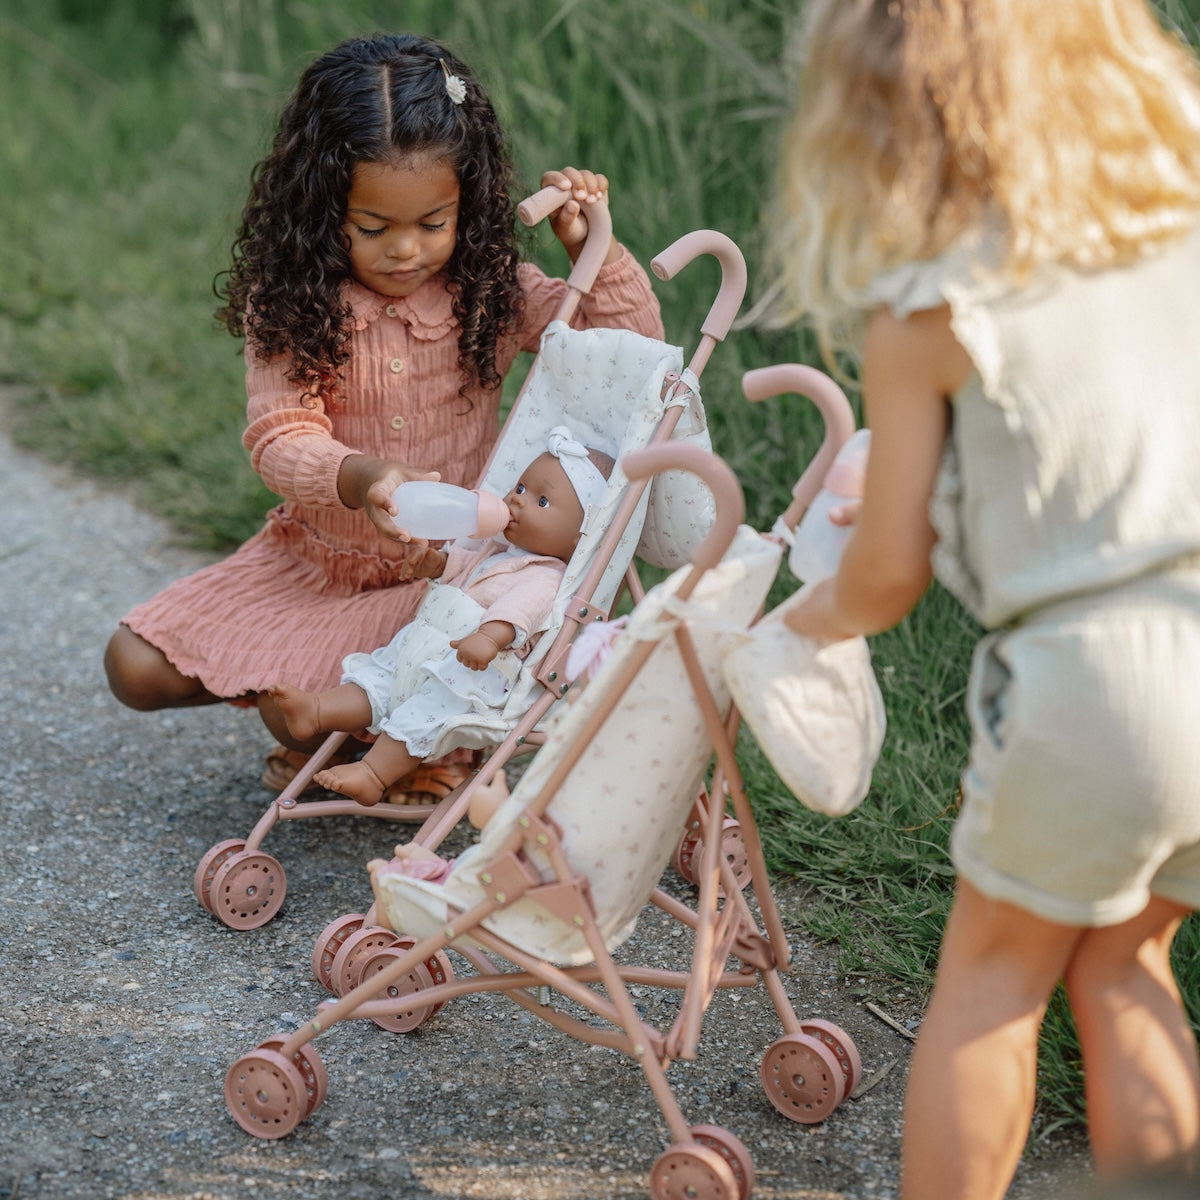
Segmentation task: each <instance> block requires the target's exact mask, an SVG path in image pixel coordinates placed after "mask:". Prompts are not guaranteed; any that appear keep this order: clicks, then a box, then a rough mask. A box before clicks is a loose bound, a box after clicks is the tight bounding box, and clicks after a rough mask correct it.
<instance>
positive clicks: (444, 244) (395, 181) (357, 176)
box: [342, 155, 459, 297]
mask: <svg viewBox="0 0 1200 1200" xmlns="http://www.w3.org/2000/svg"><path fill="white" fill-rule="evenodd" d="M458 193H459V188H458V176H457V175H455V173H454V171H453V170H452V169H451V167H450V166H449V164H448V163H447V162H446V161H445V160H444V159H438V158H432V157H430V156H428V155H426V156H423V157H418V158H415V159H413V160H412V161H411V162H408V163H405V164H402V165H400V166H389V165H387V164H385V163H359V164H358V165H357V166H356V167H355V168H354V174H353V175H352V176H351V182H350V194H349V196H348V197H347V198H346V220H345V222H344V223H343V224H342V232H343V233H344V234H345V235H346V242H347V246H348V248H349V251H350V270H351V273H352V274H353V275H354V278H355V279H357V280H358V282H359V283H361V284H362V285H363V287H367V288H370V289H371V291H373V292H378V293H379V294H380V295H382V296H394V297H400V296H411V295H412V294H413V292H415V291H416V290H417V288H419V287H420V286H421V284H423V283H424V282H425V281H426V280H428V279H432V278H433V276H434V275H436V274H437V273H438V272H439V271H440V270H441V269H442V268H443V267H444V266H445V265H446V264H447V263H448V262H449V261H450V256H451V255H452V254H453V253H454V246H455V238H456V236H457V232H458Z"/></svg>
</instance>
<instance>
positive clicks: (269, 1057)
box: [225, 1047, 309, 1138]
mask: <svg viewBox="0 0 1200 1200" xmlns="http://www.w3.org/2000/svg"><path fill="white" fill-rule="evenodd" d="M225 1104H226V1107H228V1109H229V1112H230V1115H231V1116H232V1117H233V1119H234V1120H235V1121H236V1122H237V1123H238V1124H239V1125H240V1126H241V1127H242V1128H243V1129H244V1130H245V1131H246V1132H247V1133H251V1134H253V1135H254V1136H255V1137H259V1138H281V1137H286V1136H287V1135H288V1134H289V1133H291V1132H292V1130H293V1129H295V1128H296V1126H297V1125H299V1124H300V1122H301V1121H302V1120H304V1118H305V1116H306V1115H307V1113H308V1106H309V1093H308V1088H307V1087H306V1086H305V1082H304V1076H303V1075H302V1074H301V1073H300V1070H299V1068H298V1067H297V1066H296V1065H295V1063H293V1062H292V1061H291V1060H290V1059H287V1058H284V1056H283V1055H282V1054H280V1053H279V1052H278V1051H277V1050H270V1049H263V1048H262V1047H259V1049H257V1050H252V1051H251V1052H250V1053H249V1054H243V1055H242V1057H241V1058H239V1059H237V1061H236V1062H234V1064H233V1066H231V1067H230V1068H229V1070H228V1071H227V1072H226V1074H225Z"/></svg>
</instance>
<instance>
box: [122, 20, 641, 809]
mask: <svg viewBox="0 0 1200 1200" xmlns="http://www.w3.org/2000/svg"><path fill="white" fill-rule="evenodd" d="M511 183H512V169H511V165H510V160H509V157H508V153H507V150H506V147H505V143H504V138H503V135H502V133H501V130H500V126H499V123H498V121H497V119H496V114H495V112H494V111H493V109H492V106H491V103H490V102H489V100H488V98H487V96H486V94H485V93H484V91H483V89H482V87H481V86H480V84H479V82H478V80H477V79H476V78H475V77H474V75H473V74H472V73H471V71H470V69H469V68H468V67H467V65H466V64H465V63H463V62H462V61H461V60H460V59H459V58H457V57H456V56H455V55H454V54H452V53H451V52H450V51H449V50H448V49H447V48H446V47H444V46H442V45H440V44H439V43H437V42H434V41H431V40H429V39H427V38H423V37H419V36H416V35H411V34H396V35H378V36H375V37H371V38H352V39H350V40H348V41H346V42H343V43H342V44H341V45H339V46H337V47H335V48H334V49H333V50H330V51H329V52H327V53H326V54H323V55H322V56H320V57H319V58H318V59H316V61H314V62H313V63H312V64H311V65H310V66H309V67H308V68H307V69H306V70H305V72H304V73H303V75H302V76H301V78H300V81H299V84H298V85H297V87H296V90H295V92H294V93H293V95H292V96H291V98H290V100H289V101H288V102H287V104H286V106H285V107H284V109H283V112H282V115H281V117H280V121H279V126H278V129H277V131H276V134H275V139H274V144H273V146H272V148H271V151H270V153H269V154H268V155H267V157H266V158H265V159H263V161H262V162H260V163H259V164H258V165H257V166H256V167H255V169H254V171H253V174H252V183H251V189H250V196H249V199H248V201H247V203H246V206H245V209H244V211H243V214H242V221H241V226H240V228H239V230H238V233H237V236H236V239H235V241H234V243H233V262H232V267H231V269H230V270H229V272H228V273H227V274H226V275H224V276H223V277H222V279H221V283H220V288H219V292H220V295H221V297H222V299H223V301H224V304H223V306H222V307H221V308H220V309H219V310H218V314H217V315H218V318H219V319H220V320H221V321H222V322H223V323H224V324H225V326H226V327H227V328H228V329H229V331H230V332H231V333H233V334H234V335H236V336H239V337H245V339H246V384H247V393H248V406H247V414H248V426H247V429H246V431H245V433H244V435H243V442H244V444H245V446H246V448H247V450H249V452H250V456H251V462H252V464H253V466H254V469H255V470H256V471H258V473H259V474H260V475H261V476H262V478H263V480H264V481H265V482H266V484H267V486H268V487H270V488H271V489H272V490H273V491H274V492H276V493H277V494H279V495H280V496H282V497H283V498H284V502H283V504H282V505H280V506H279V507H278V508H276V509H274V510H273V511H272V512H271V513H270V514H268V518H267V522H266V525H265V527H264V528H263V529H262V530H261V531H260V532H259V533H258V534H256V535H255V536H254V537H253V538H251V539H250V540H249V541H248V542H247V543H246V544H245V545H243V546H242V547H241V548H239V549H238V550H237V551H236V552H235V553H234V554H233V555H232V556H230V557H229V558H228V559H226V560H224V561H223V562H220V563H217V564H214V565H213V566H210V567H207V568H205V569H204V570H201V571H199V572H197V573H196V574H194V575H192V576H189V577H188V578H186V579H182V580H179V581H177V582H176V583H174V584H172V585H171V586H169V587H168V588H166V589H165V590H164V591H163V592H161V593H160V594H159V595H158V596H156V597H154V598H153V599H151V600H149V601H147V602H146V603H144V604H141V605H139V606H138V607H137V608H135V609H134V610H133V611H132V612H130V613H129V614H127V615H126V617H125V618H124V619H123V621H122V623H121V624H120V626H119V627H118V629H117V631H116V633H115V634H114V635H113V637H112V639H111V641H110V642H109V645H108V649H107V652H106V655H105V667H106V670H107V672H108V679H109V686H110V687H111V688H112V691H113V693H114V695H116V697H117V698H118V699H119V700H121V701H122V702H123V703H125V704H127V705H129V706H130V707H132V708H135V709H139V710H143V711H148V710H153V709H159V708H169V707H182V706H189V705H197V704H209V703H215V702H217V701H220V700H238V701H242V702H258V703H259V704H260V707H262V708H263V710H264V716H266V717H270V716H271V715H273V714H271V713H270V711H269V706H270V704H271V700H270V697H269V696H266V695H262V694H261V693H263V692H264V690H265V689H266V688H267V686H268V685H269V684H271V683H272V682H273V681H274V680H276V679H279V678H286V679H289V680H292V681H294V682H295V683H296V684H297V685H299V686H302V687H304V688H307V689H309V690H318V691H319V690H321V689H323V688H326V687H328V686H330V685H331V684H333V683H336V682H337V680H338V678H339V672H340V664H341V660H342V658H343V657H344V656H345V655H346V654H348V653H350V652H352V651H354V650H358V649H360V648H361V647H363V646H374V645H382V644H383V643H385V642H387V641H389V640H390V639H391V637H392V636H393V634H395V632H396V631H397V630H398V629H399V628H400V627H401V626H402V625H404V624H405V623H406V622H407V621H408V620H409V619H410V618H411V616H412V614H413V612H414V611H415V609H416V607H417V605H418V603H419V602H420V599H421V596H422V594H423V592H424V579H425V578H426V577H427V576H428V575H429V574H430V573H431V572H432V570H433V568H434V567H435V566H436V564H437V561H438V559H439V556H438V555H436V554H430V553H429V552H428V550H427V549H426V548H424V547H422V546H419V545H416V544H412V543H409V542H407V541H406V540H404V535H403V534H402V533H401V531H399V530H398V529H397V527H396V526H395V524H394V523H393V522H392V520H391V514H392V513H393V512H394V508H393V506H392V503H391V494H392V492H393V491H394V490H395V488H396V487H397V486H398V485H399V484H401V483H403V482H406V481H408V480H412V479H429V478H438V477H441V478H443V479H445V480H446V481H448V482H451V483H457V484H460V485H466V486H471V485H473V484H474V483H475V482H476V481H477V479H478V477H479V475H480V474H481V472H482V469H483V466H484V463H485V460H486V458H487V454H488V451H489V450H490V448H491V445H492V443H493V442H494V440H495V437H496V434H497V432H498V415H499V401H500V384H501V381H502V379H503V377H504V375H505V374H506V372H507V371H508V370H509V368H510V367H511V366H512V364H513V362H514V360H515V358H516V356H517V354H518V353H519V352H520V351H523V350H524V351H530V352H535V351H536V350H537V346H538V341H539V338H540V336H541V333H542V331H543V330H544V328H545V327H546V325H547V324H548V322H549V321H550V320H551V319H552V318H553V317H554V316H555V314H556V312H557V311H558V309H559V306H560V304H561V301H562V300H563V298H564V296H565V291H566V285H565V283H563V282H562V281H561V280H557V279H551V278H548V277H547V276H546V275H545V274H543V272H541V271H540V270H539V269H538V268H537V267H535V266H533V265H532V264H530V263H523V262H521V261H520V260H519V253H518V247H517V242H516V235H515V231H514V220H513V216H514V213H513V203H512V198H511V196H510V186H511ZM542 184H543V186H558V187H561V188H563V189H564V190H569V191H570V198H569V199H568V200H567V201H566V203H564V204H563V206H562V208H561V209H559V211H558V213H557V214H556V215H555V216H554V217H553V218H552V220H551V227H552V229H553V231H554V233H555V236H556V237H557V238H558V239H559V241H560V242H562V244H563V246H564V248H565V249H566V251H567V254H568V256H569V257H570V259H571V260H572V261H574V260H575V258H576V257H577V256H578V254H579V252H580V250H581V249H582V246H583V241H584V239H585V237H586V233H587V221H586V213H585V210H586V207H587V206H588V205H593V204H600V203H605V202H606V193H607V190H608V181H607V180H606V179H605V177H604V176H603V175H598V174H595V173H593V172H591V171H586V170H578V169H576V168H573V167H567V168H565V169H564V170H562V171H549V172H547V173H546V174H545V175H543V177H542ZM575 324H577V325H582V326H587V325H604V326H614V327H617V326H619V327H623V328H629V329H633V330H636V331H637V332H640V333H644V334H646V335H647V336H650V337H656V338H658V337H661V336H662V324H661V320H660V317H659V312H658V305H657V302H656V301H655V299H654V295H653V292H652V291H651V288H650V284H649V280H648V279H647V277H646V275H645V273H644V272H643V271H642V270H641V268H640V267H639V266H638V265H637V264H636V263H635V262H634V260H633V258H632V256H631V255H629V253H628V252H627V251H626V250H624V248H623V247H622V246H620V244H619V243H617V242H616V241H614V242H613V243H612V244H611V246H610V247H609V249H608V253H607V256H606V258H605V263H604V266H603V267H602V268H601V269H600V273H599V276H598V278H597V281H596V286H595V287H594V288H593V290H592V293H591V295H590V296H588V297H585V298H584V299H583V301H582V302H581V304H580V307H579V310H578V313H577V315H576V317H575ZM268 724H269V725H270V726H271V727H274V728H278V727H279V723H277V722H274V721H268ZM311 749H312V747H311V746H307V745H305V746H301V745H291V746H287V747H283V746H281V747H279V748H277V750H275V751H272V753H271V754H270V755H269V756H268V764H267V772H266V774H265V775H264V783H266V784H267V785H268V786H274V787H283V786H285V785H286V783H287V781H288V779H289V778H290V776H291V775H293V774H294V773H295V770H296V769H297V767H298V765H299V763H300V762H302V761H303V757H302V756H303V754H304V753H305V752H307V751H309V750H311ZM456 775H457V773H456V772H453V771H450V772H446V771H442V772H441V774H440V775H436V774H435V776H434V779H435V785H434V786H430V787H423V786H422V783H424V784H429V783H430V779H429V778H426V779H424V780H408V781H406V782H405V781H402V785H401V787H402V789H404V788H407V790H409V791H418V790H432V791H434V792H435V794H436V792H438V791H441V790H443V789H446V790H448V788H447V787H446V785H450V786H452V785H453V783H454V782H456V781H457V780H456V778H455V776H456Z"/></svg>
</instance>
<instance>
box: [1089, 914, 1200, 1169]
mask: <svg viewBox="0 0 1200 1200" xmlns="http://www.w3.org/2000/svg"><path fill="white" fill-rule="evenodd" d="M1186 912H1187V910H1186V909H1183V908H1181V907H1179V906H1178V905H1176V904H1173V903H1171V902H1170V901H1167V900H1161V899H1158V898H1153V899H1151V901H1150V903H1149V904H1148V905H1147V906H1146V907H1145V908H1144V909H1143V910H1142V912H1141V913H1139V914H1138V915H1137V916H1136V917H1134V918H1133V919H1132V920H1129V921H1126V922H1124V923H1123V924H1120V925H1113V926H1108V927H1106V928H1102V929H1090V930H1088V931H1087V932H1086V933H1085V934H1084V935H1083V937H1082V938H1081V939H1080V941H1079V945H1078V946H1077V947H1076V950H1075V953H1074V955H1073V956H1072V958H1071V961H1070V964H1069V965H1068V967H1067V973H1066V984H1067V994H1068V996H1069V997H1070V1000H1071V1010H1072V1012H1073V1013H1074V1016H1075V1023H1076V1026H1077V1028H1078V1031H1079V1041H1080V1045H1081V1047H1082V1050H1083V1065H1084V1071H1085V1081H1086V1092H1087V1112H1088V1132H1089V1134H1090V1136H1091V1141H1092V1151H1093V1154H1094V1155H1095V1159H1096V1167H1097V1170H1098V1171H1099V1172H1101V1173H1102V1174H1106V1175H1112V1174H1116V1175H1127V1174H1131V1173H1134V1172H1139V1171H1147V1170H1149V1171H1156V1170H1161V1169H1164V1168H1167V1167H1177V1168H1180V1169H1183V1170H1185V1171H1187V1170H1191V1171H1192V1172H1195V1171H1196V1170H1197V1167H1198V1166H1200V1164H1198V1162H1197V1153H1198V1147H1200V1063H1198V1059H1197V1050H1196V1040H1195V1037H1194V1036H1193V1034H1192V1030H1191V1026H1190V1025H1189V1024H1188V1020H1187V1015H1186V1012H1185V1010H1184V1007H1183V1001H1182V1000H1181V998H1180V995H1179V989H1178V987H1177V986H1176V983H1175V978H1174V975H1173V974H1172V971H1171V960H1170V952H1171V942H1172V940H1173V939H1174V937H1175V933H1176V931H1177V930H1178V928H1179V923H1180V921H1181V920H1182V919H1183V917H1184V916H1185V915H1186Z"/></svg>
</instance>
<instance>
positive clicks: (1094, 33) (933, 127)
mask: <svg viewBox="0 0 1200 1200" xmlns="http://www.w3.org/2000/svg"><path fill="white" fill-rule="evenodd" d="M806 17H807V19H806V21H805V24H804V26H803V29H802V34H803V39H802V43H801V44H802V47H803V51H802V53H803V54H804V55H805V57H804V58H803V59H802V61H801V63H800V64H799V65H800V69H801V71H802V83H801V88H800V92H799V103H798V107H797V109H796V111H795V113H794V114H793V116H792V118H791V120H790V122H789V123H788V125H787V128H786V130H785V137H784V143H783V150H782V157H781V161H780V173H779V180H778V185H777V188H776V200H775V203H774V205H773V207H772V208H771V209H770V210H769V212H768V227H767V233H766V237H767V240H768V242H769V244H770V247H769V256H768V259H767V261H768V262H770V263H772V264H773V275H774V278H773V279H772V280H771V285H772V286H771V288H770V291H769V294H768V297H767V299H766V300H765V301H764V303H763V304H762V305H761V306H760V310H761V311H763V312H765V313H766V314H767V315H766V321H765V323H768V324H772V325H782V324H786V323H791V322H793V321H796V320H806V321H808V322H809V323H811V324H812V325H813V326H814V327H815V329H816V331H817V335H818V339H819V342H820V345H821V349H822V352H823V353H824V354H825V355H826V357H827V358H829V359H830V360H832V358H833V356H834V354H835V353H836V352H838V351H851V352H853V349H854V347H855V344H856V342H857V339H858V335H859V333H860V332H861V326H862V321H863V319H864V317H865V311H864V310H865V307H866V304H867V301H866V298H865V293H866V289H867V287H868V285H869V284H870V282H871V280H872V279H874V278H875V277H876V276H877V275H878V274H879V273H880V272H882V271H886V270H889V269H891V268H895V267H898V266H901V265H903V264H905V263H908V262H914V261H922V260H925V259H930V258H933V257H935V256H937V255H939V254H941V253H942V252H944V251H945V250H946V249H947V248H948V247H950V246H951V245H952V244H953V243H954V242H956V241H957V240H958V239H960V238H962V237H963V235H965V234H967V233H969V232H970V231H972V230H976V229H982V228H985V227H992V228H995V229H998V230H999V231H1001V232H1002V233H1003V235H1004V238H1005V245H1006V257H1005V260H1004V263H1003V266H1004V267H1005V268H1006V270H1007V271H1008V272H1009V273H1011V274H1012V275H1013V276H1014V277H1016V278H1018V279H1020V278H1022V277H1025V276H1027V274H1028V273H1029V272H1030V271H1031V270H1032V269H1034V268H1035V267H1037V266H1038V265H1040V264H1043V263H1047V262H1065V263H1070V264H1074V265H1077V266H1080V267H1084V268H1087V267H1098V266H1106V265H1110V264H1114V263H1119V262H1123V261H1128V260H1129V259H1132V258H1133V257H1135V256H1136V255H1137V254H1139V253H1140V252H1141V251H1142V249H1143V248H1144V247H1145V246H1146V245H1147V244H1148V243H1153V242H1158V241H1162V240H1165V239H1167V238H1170V237H1173V236H1175V235H1176V234H1177V233H1178V232H1180V231H1181V230H1183V229H1184V228H1187V227H1190V226H1191V225H1192V224H1194V223H1195V221H1196V219H1197V212H1198V210H1200V72H1198V70H1197V64H1196V61H1195V59H1194V57H1193V55H1192V53H1191V52H1190V50H1189V49H1188V48H1187V47H1186V46H1185V45H1184V44H1182V43H1181V42H1180V41H1179V40H1178V39H1177V38H1175V37H1173V36H1172V35H1170V34H1168V33H1166V32H1164V31H1163V29H1162V28H1161V27H1160V25H1159V24H1158V22H1157V20H1156V18H1155V16H1154V14H1153V13H1152V11H1151V10H1150V9H1149V7H1148V6H1147V4H1146V3H1145V0H1069V2H1067V3H1059V2H1057V0H1055V2H1051V3H1047V0H812V3H810V4H809V6H808V11H807V14H806Z"/></svg>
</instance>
